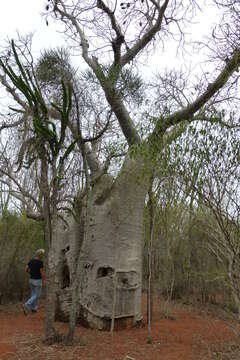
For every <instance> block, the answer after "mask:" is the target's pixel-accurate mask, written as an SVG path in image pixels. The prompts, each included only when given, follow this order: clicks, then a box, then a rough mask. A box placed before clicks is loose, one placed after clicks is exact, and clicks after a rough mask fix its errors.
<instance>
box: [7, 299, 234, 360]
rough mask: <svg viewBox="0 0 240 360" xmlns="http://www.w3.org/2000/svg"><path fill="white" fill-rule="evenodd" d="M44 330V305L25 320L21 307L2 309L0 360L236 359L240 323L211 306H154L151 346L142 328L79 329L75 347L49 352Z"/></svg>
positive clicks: (57, 347) (62, 326)
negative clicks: (115, 329)
mask: <svg viewBox="0 0 240 360" xmlns="http://www.w3.org/2000/svg"><path fill="white" fill-rule="evenodd" d="M143 301H144V309H145V312H146V306H145V305H146V304H145V303H146V301H145V300H143ZM235 318H236V315H235ZM44 327H45V313H44V303H41V304H40V308H39V312H38V313H36V314H31V315H28V316H24V314H23V313H22V311H21V306H20V304H15V305H13V304H11V305H1V306H0V360H8V359H9V360H30V359H31V360H62V359H66V360H75V359H80V360H160V359H161V360H210V359H211V360H215V359H218V360H219V359H220V360H233V359H234V360H239V359H240V323H239V322H237V320H236V319H234V316H230V315H229V314H227V313H226V312H224V311H223V310H220V308H219V307H217V306H213V305H212V306H208V307H199V306H198V307H196V306H192V305H188V306H186V305H183V304H177V303H175V304H172V303H171V304H168V303H166V302H163V301H159V302H157V301H155V302H154V318H153V322H152V342H151V343H148V327H147V324H145V326H143V327H142V328H128V329H125V330H117V331H114V332H113V334H111V333H109V332H103V331H96V330H91V329H86V328H83V327H82V326H77V328H76V340H75V343H74V345H73V346H67V345H64V344H63V343H59V344H54V345H51V346H47V345H45V344H44V343H43V337H44ZM56 328H57V329H58V330H59V331H60V332H63V333H66V332H67V324H64V323H60V322H56Z"/></svg>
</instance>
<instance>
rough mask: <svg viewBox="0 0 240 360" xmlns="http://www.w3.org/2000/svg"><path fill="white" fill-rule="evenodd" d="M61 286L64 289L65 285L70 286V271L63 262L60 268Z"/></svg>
mask: <svg viewBox="0 0 240 360" xmlns="http://www.w3.org/2000/svg"><path fill="white" fill-rule="evenodd" d="M61 280H62V281H61V288H62V289H65V288H66V287H69V286H70V272H69V267H68V265H67V264H66V263H65V264H64V265H63V268H62V276H61Z"/></svg>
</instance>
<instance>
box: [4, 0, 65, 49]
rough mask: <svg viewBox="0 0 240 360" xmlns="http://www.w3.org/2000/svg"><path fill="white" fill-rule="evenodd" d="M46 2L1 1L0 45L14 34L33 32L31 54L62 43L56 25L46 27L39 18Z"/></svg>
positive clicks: (34, 0) (27, 0)
mask: <svg viewBox="0 0 240 360" xmlns="http://www.w3.org/2000/svg"><path fill="white" fill-rule="evenodd" d="M46 3H47V2H46V1H44V0H6V1H5V0H1V12H0V45H3V44H4V39H6V38H9V39H12V38H16V32H17V31H18V32H19V33H20V34H21V35H26V34H28V33H30V32H34V41H33V52H34V53H35V54H37V53H39V50H40V49H43V48H48V47H56V46H59V45H61V44H59V42H62V44H63V40H62V39H61V36H60V34H57V32H56V28H57V27H56V24H51V21H52V20H51V19H50V25H49V26H47V25H46V22H45V19H44V18H43V17H42V16H41V13H42V12H43V11H44V8H45V5H46Z"/></svg>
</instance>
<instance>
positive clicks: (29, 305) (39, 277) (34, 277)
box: [22, 249, 46, 315]
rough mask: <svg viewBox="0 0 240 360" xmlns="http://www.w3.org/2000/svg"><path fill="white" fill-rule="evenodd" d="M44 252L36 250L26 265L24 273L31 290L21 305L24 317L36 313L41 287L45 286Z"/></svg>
mask: <svg viewBox="0 0 240 360" xmlns="http://www.w3.org/2000/svg"><path fill="white" fill-rule="evenodd" d="M44 253H45V251H44V250H43V249H38V250H37V251H36V253H35V256H34V258H33V259H31V260H30V261H29V263H28V264H27V266H26V268H25V271H26V272H27V273H29V275H30V279H29V283H30V289H31V296H30V298H29V299H28V300H27V301H26V302H25V304H22V309H23V312H24V314H25V315H27V313H28V312H30V311H31V312H32V313H36V312H37V302H38V299H39V297H40V294H41V288H42V285H45V281H46V276H45V272H44V269H43V261H42V257H43V255H44Z"/></svg>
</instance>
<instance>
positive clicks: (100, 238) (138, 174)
mask: <svg viewBox="0 0 240 360" xmlns="http://www.w3.org/2000/svg"><path fill="white" fill-rule="evenodd" d="M148 186H149V185H148V175H147V172H146V170H145V169H144V166H141V164H139V161H136V160H134V159H130V158H127V160H126V161H125V163H124V166H123V168H122V170H121V172H120V174H119V175H118V177H117V179H116V180H115V181H113V179H112V178H111V177H110V176H108V175H103V176H102V177H101V178H100V179H99V180H98V182H97V183H96V184H95V185H94V186H93V188H92V191H91V193H90V194H89V196H88V202H87V208H86V212H85V214H84V216H85V227H84V237H83V240H82V239H81V236H80V235H79V234H80V233H81V232H79V229H78V231H77V233H75V235H74V236H75V239H74V236H72V235H71V234H72V229H71V228H70V230H69V231H68V232H67V233H66V234H65V239H64V241H63V243H64V242H65V243H66V242H69V244H70V249H71V242H73V241H82V243H81V251H80V254H79V258H78V267H77V269H78V270H77V271H78V274H77V276H78V280H79V286H78V319H79V320H80V321H81V322H82V323H84V324H85V325H87V326H90V327H94V328H98V329H110V327H111V324H112V326H113V321H114V323H115V326H118V325H120V326H121V325H122V324H125V323H126V319H127V320H130V321H132V322H134V323H135V322H138V321H140V320H141V319H142V311H141V292H142V248H143V242H142V240H143V209H144V201H145V196H146V192H147V189H148ZM67 238H68V239H67ZM73 258H74V254H72V255H71V250H69V259H68V264H69V268H70V273H71V268H72V264H71V259H73ZM74 287H75V285H74ZM69 290H70V289H69V288H68V287H67V288H65V289H61V290H60V292H59V302H58V314H59V315H61V317H62V318H63V317H65V318H67V317H68V316H69V311H70V310H69V304H70V303H71V301H72V299H71V295H70V294H71V291H69ZM127 322H128V321H127Z"/></svg>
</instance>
